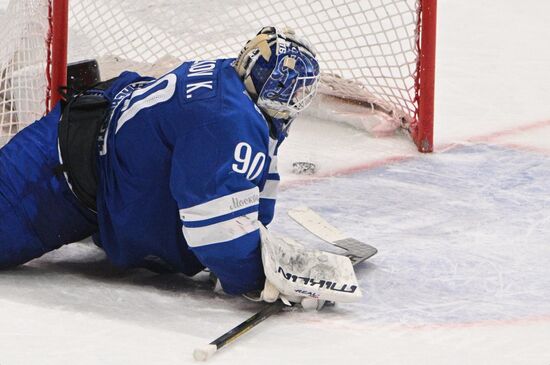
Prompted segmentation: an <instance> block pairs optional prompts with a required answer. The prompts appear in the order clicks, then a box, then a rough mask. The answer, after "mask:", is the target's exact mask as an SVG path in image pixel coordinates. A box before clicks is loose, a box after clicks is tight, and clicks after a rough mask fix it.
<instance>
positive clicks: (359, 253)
mask: <svg viewBox="0 0 550 365" xmlns="http://www.w3.org/2000/svg"><path fill="white" fill-rule="evenodd" d="M288 215H289V216H290V217H291V218H292V219H294V220H295V221H296V222H297V223H299V224H300V225H301V226H302V227H304V228H305V229H307V230H308V231H309V232H311V233H313V234H314V235H316V236H317V237H319V238H320V239H322V240H323V241H325V242H328V243H330V244H332V245H334V246H336V247H340V248H341V249H344V250H346V254H345V256H347V257H349V259H350V260H351V263H352V264H353V265H357V264H359V263H361V262H363V261H365V260H366V259H368V258H369V257H371V256H374V255H375V254H376V253H377V252H378V250H377V249H376V248H374V247H373V246H371V245H368V244H366V243H363V242H361V241H358V240H356V239H355V238H351V237H349V236H347V235H345V234H344V233H342V232H341V231H340V230H339V229H338V228H336V227H334V226H333V225H331V224H330V223H328V222H327V221H326V220H324V219H323V218H322V217H320V216H319V215H318V214H317V213H315V212H314V211H313V210H311V209H310V208H308V207H299V208H294V209H291V210H289V211H288Z"/></svg>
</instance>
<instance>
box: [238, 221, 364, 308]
mask: <svg viewBox="0 0 550 365" xmlns="http://www.w3.org/2000/svg"><path fill="white" fill-rule="evenodd" d="M260 234H261V240H262V261H263V265H264V272H265V275H266V283H265V286H264V289H263V291H262V293H261V294H260V297H259V298H256V300H258V299H259V300H264V301H266V302H274V301H276V300H277V299H281V300H282V301H283V302H285V303H287V304H290V302H292V303H300V304H301V305H302V306H303V307H304V309H320V308H321V307H322V306H323V304H324V303H325V301H331V302H352V301H356V300H358V299H360V298H361V296H362V294H361V290H360V288H359V285H358V283H357V278H356V277H355V272H354V271H353V267H352V264H351V261H350V260H349V259H348V258H347V257H345V256H340V255H336V254H332V253H328V252H323V251H318V250H308V249H306V248H304V246H303V245H301V244H300V243H298V242H296V241H294V240H291V239H289V238H280V237H277V236H275V235H273V234H271V233H269V231H268V230H267V229H266V228H265V227H263V226H261V228H260ZM247 297H248V296H247ZM248 298H249V299H252V298H250V297H248Z"/></svg>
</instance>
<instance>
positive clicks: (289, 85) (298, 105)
mask: <svg viewBox="0 0 550 365" xmlns="http://www.w3.org/2000/svg"><path fill="white" fill-rule="evenodd" d="M259 34H261V35H262V36H264V37H265V38H267V39H265V38H264V39H265V41H266V43H264V44H266V46H267V47H269V48H268V50H267V53H268V54H270V57H263V54H265V53H266V50H265V48H264V49H262V50H260V49H259V48H258V49H255V50H254V51H252V52H251V53H250V58H249V63H248V65H247V66H246V68H248V70H249V74H248V76H250V81H252V83H253V84H254V85H253V87H252V88H251V89H253V91H255V92H254V94H256V95H254V96H256V97H257V100H256V102H257V105H258V106H259V107H260V108H262V109H264V110H265V111H266V112H267V113H268V114H269V115H270V116H272V117H274V118H280V119H291V118H294V117H295V116H296V115H297V114H298V113H299V112H300V111H302V110H304V109H305V108H307V107H308V106H309V105H310V104H311V102H312V100H313V98H314V96H315V95H316V93H317V86H318V83H319V77H320V72H319V64H318V62H317V60H316V58H315V54H314V53H313V52H312V51H311V46H309V45H308V44H307V43H305V42H304V41H301V40H297V39H296V37H295V36H294V34H293V32H292V31H288V32H286V33H285V32H279V31H278V30H277V29H276V28H274V27H266V28H264V29H262V31H260V33H259ZM273 55H274V56H275V57H273ZM264 80H265V81H264ZM257 90H259V92H258V91H257Z"/></svg>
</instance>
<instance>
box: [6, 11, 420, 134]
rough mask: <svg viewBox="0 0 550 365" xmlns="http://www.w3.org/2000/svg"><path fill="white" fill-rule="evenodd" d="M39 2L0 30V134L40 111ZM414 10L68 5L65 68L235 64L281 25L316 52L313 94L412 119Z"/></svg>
mask: <svg viewBox="0 0 550 365" xmlns="http://www.w3.org/2000/svg"><path fill="white" fill-rule="evenodd" d="M47 3H48V1H46V0H12V1H11V4H10V7H9V8H8V9H7V11H6V14H7V16H5V17H4V19H5V21H6V19H7V21H8V22H11V23H8V24H9V26H5V27H3V28H2V29H1V30H0V32H1V33H0V39H2V47H1V49H0V70H1V72H2V74H1V75H2V79H1V80H2V84H1V90H0V102H1V103H2V106H1V108H2V109H1V110H0V114H1V116H0V126H2V131H1V132H0V133H1V134H2V135H4V136H6V135H11V134H13V133H14V132H16V131H17V130H18V129H19V128H20V127H21V124H20V123H28V122H30V121H32V120H34V119H36V118H37V117H38V116H40V115H41V114H42V113H43V112H44V108H45V96H44V90H45V86H44V77H43V73H44V72H43V70H45V68H46V66H45V50H44V44H45V41H44V39H45V37H46V34H47V28H48V21H47V13H48V9H47ZM418 8H419V4H418V0H354V1H351V0H313V1H312V0H260V1H254V2H251V1H249V0H225V1H223V2H220V1H216V2H210V1H208V2H206V1H203V0H185V1H184V0H156V1H155V2H154V4H153V3H152V2H151V1H150V0H148V1H145V0H72V1H71V2H70V9H71V12H70V17H69V29H70V33H69V40H70V41H69V43H70V45H69V61H76V60H80V59H85V58H98V59H100V69H101V72H102V76H103V78H107V77H111V76H114V75H116V74H117V73H118V72H119V71H121V70H122V69H136V70H138V71H143V72H146V73H156V74H158V73H159V69H161V70H162V71H165V70H167V69H169V68H171V67H173V66H175V65H176V64H177V62H179V61H181V60H188V59H199V58H202V59H208V58H218V57H235V56H236V55H237V54H238V51H239V50H240V48H241V47H242V45H243V44H244V43H245V42H246V40H247V39H249V38H251V37H252V36H254V35H255V33H256V32H257V31H258V30H259V29H260V28H261V27H263V26H265V25H275V26H288V27H292V28H294V29H295V30H296V31H297V33H299V34H302V35H304V36H306V38H308V39H309V40H310V42H311V43H312V44H313V45H314V47H315V48H316V49H317V51H318V55H319V58H320V64H321V67H322V70H323V72H324V73H325V74H326V75H325V76H324V77H323V80H324V81H325V84H324V86H323V87H322V88H321V91H322V92H324V93H327V94H331V95H334V96H338V97H341V98H345V99H353V100H359V101H365V100H368V101H369V102H372V99H373V98H375V99H376V101H377V103H379V104H381V105H383V107H382V109H384V110H389V111H391V113H393V116H394V117H395V118H396V119H401V118H403V117H405V118H406V119H407V120H409V121H411V120H413V119H414V118H415V115H416V112H417V105H416V97H415V95H416V94H415V93H416V90H415V80H416V68H417V67H416V66H417V59H418V52H417V23H418V17H419V13H418ZM12 23H13V25H12ZM3 24H5V23H3ZM30 30H32V32H30ZM31 37H32V39H31ZM22 55H24V56H22ZM21 58H22V60H20V59H21ZM151 65H154V66H151ZM31 71H32V73H31ZM41 90H42V91H41Z"/></svg>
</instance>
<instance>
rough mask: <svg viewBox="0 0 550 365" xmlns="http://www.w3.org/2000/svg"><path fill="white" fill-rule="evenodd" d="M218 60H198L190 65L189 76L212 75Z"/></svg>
mask: <svg viewBox="0 0 550 365" xmlns="http://www.w3.org/2000/svg"><path fill="white" fill-rule="evenodd" d="M215 67H216V61H196V62H195V63H193V64H192V65H191V67H189V74H188V76H189V77H198V76H212V75H213V74H214V72H213V71H214V68H215Z"/></svg>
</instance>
